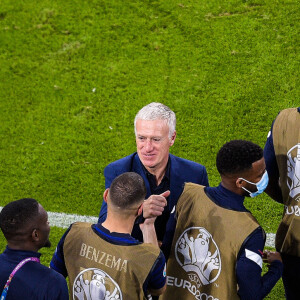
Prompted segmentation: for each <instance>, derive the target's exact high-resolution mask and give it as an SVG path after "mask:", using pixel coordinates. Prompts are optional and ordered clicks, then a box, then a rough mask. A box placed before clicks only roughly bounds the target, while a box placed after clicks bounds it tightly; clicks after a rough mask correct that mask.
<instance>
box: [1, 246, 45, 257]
mask: <svg viewBox="0 0 300 300" xmlns="http://www.w3.org/2000/svg"><path fill="white" fill-rule="evenodd" d="M3 253H6V254H9V255H13V256H18V257H24V258H26V257H38V258H40V257H41V255H42V254H41V253H39V252H35V251H26V250H15V249H11V248H9V247H8V246H6V249H5V250H4V252H3Z"/></svg>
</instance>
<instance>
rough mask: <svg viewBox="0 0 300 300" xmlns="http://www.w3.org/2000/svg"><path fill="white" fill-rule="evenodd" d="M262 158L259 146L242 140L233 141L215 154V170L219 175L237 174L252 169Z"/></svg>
mask: <svg viewBox="0 0 300 300" xmlns="http://www.w3.org/2000/svg"><path fill="white" fill-rule="evenodd" d="M262 158H263V150H262V148H261V147H260V146H258V145H256V144H254V143H252V142H250V141H244V140H233V141H230V142H228V143H226V144H224V145H223V147H222V148H221V149H220V150H219V152H218V154H217V169H218V171H219V173H220V174H221V175H225V174H237V173H240V172H243V171H246V170H249V169H251V168H252V164H253V163H254V162H256V161H258V160H260V159H262Z"/></svg>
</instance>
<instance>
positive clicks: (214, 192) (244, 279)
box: [205, 184, 283, 300]
mask: <svg viewBox="0 0 300 300" xmlns="http://www.w3.org/2000/svg"><path fill="white" fill-rule="evenodd" d="M205 193H206V194H207V196H208V197H209V198H210V199H211V200H212V201H213V202H214V203H216V204H217V205H219V206H221V207H223V208H227V209H232V210H235V211H240V212H248V210H247V209H246V208H245V206H244V197H243V196H240V195H238V194H235V193H233V192H231V191H229V190H227V189H226V188H224V187H223V186H222V185H221V184H220V185H219V186H218V187H206V188H205ZM264 245H265V234H264V231H263V229H262V228H261V227H258V228H257V229H256V230H255V231H254V232H252V234H251V235H250V236H248V237H247V239H246V240H245V241H244V243H243V245H242V247H241V249H240V252H239V255H238V258H237V262H236V276H237V283H238V286H239V290H238V294H239V296H240V297H241V299H243V300H246V299H249V300H256V299H263V298H264V297H265V296H266V295H267V294H268V293H269V292H270V291H271V289H272V288H273V287H274V285H275V284H276V282H277V281H278V280H279V279H280V277H281V275H282V270H283V265H282V263H281V262H280V261H274V262H273V263H272V264H271V265H270V267H269V271H268V272H267V273H266V274H265V275H264V276H262V277H261V272H262V268H261V266H260V263H261V262H262V261H261V254H262V252H263V249H264Z"/></svg>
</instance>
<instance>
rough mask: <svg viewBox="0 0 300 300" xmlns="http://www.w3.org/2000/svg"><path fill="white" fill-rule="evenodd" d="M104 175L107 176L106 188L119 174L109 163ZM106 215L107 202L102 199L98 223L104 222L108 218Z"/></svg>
mask: <svg viewBox="0 0 300 300" xmlns="http://www.w3.org/2000/svg"><path fill="white" fill-rule="evenodd" d="M104 177H105V189H107V188H109V187H110V185H111V183H112V182H113V180H114V179H115V178H116V177H117V174H115V172H114V170H113V168H112V167H111V166H110V165H108V166H107V167H106V168H105V169H104ZM106 215H107V204H106V202H105V201H104V200H102V206H101V210H100V213H99V219H98V223H100V224H101V223H103V222H104V221H105V220H106Z"/></svg>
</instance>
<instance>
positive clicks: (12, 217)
mask: <svg viewBox="0 0 300 300" xmlns="http://www.w3.org/2000/svg"><path fill="white" fill-rule="evenodd" d="M38 214H39V203H38V202H37V201H36V200H35V199H31V198H23V199H20V200H16V201H13V202H10V203H8V204H7V205H6V206H4V207H3V209H2V211H1V212H0V228H1V230H2V232H3V234H4V236H5V238H6V239H9V238H11V237H13V236H15V235H17V234H18V233H19V232H21V231H22V230H23V229H24V227H26V226H28V223H30V222H31V221H32V220H33V219H35V218H36V217H37V216H38Z"/></svg>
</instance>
